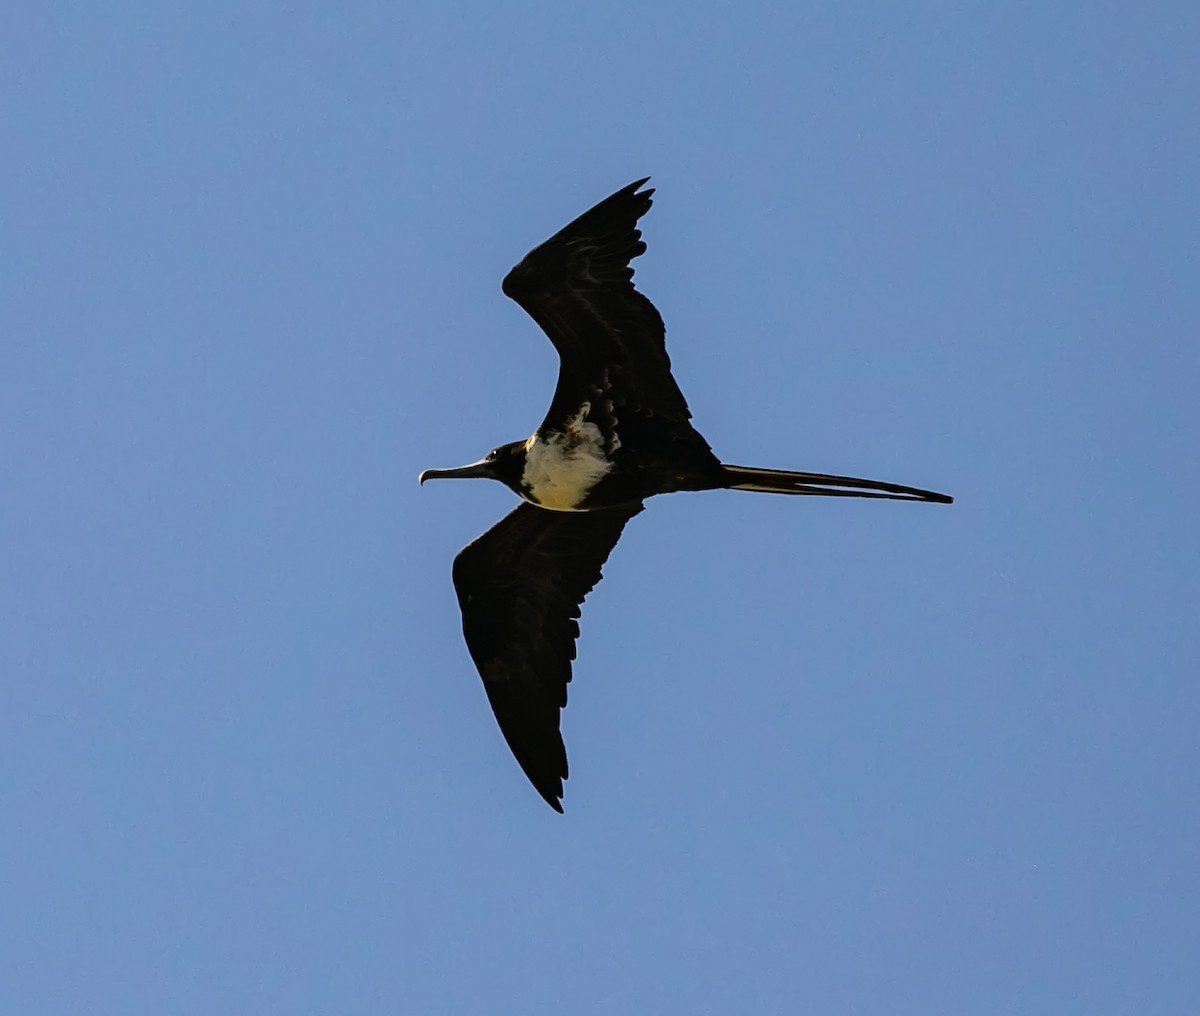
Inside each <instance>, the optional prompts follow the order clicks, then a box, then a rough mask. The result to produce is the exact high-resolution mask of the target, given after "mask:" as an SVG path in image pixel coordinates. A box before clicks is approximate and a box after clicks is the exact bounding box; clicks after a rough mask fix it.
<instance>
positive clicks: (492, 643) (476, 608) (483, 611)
mask: <svg viewBox="0 0 1200 1016" xmlns="http://www.w3.org/2000/svg"><path fill="white" fill-rule="evenodd" d="M641 510H642V508H641V506H640V505H639V506H636V507H634V508H621V509H609V510H606V511H595V512H555V511H547V510H546V509H544V508H538V507H535V506H534V505H530V504H522V505H520V506H519V507H518V508H516V509H515V510H514V511H512V512H510V513H509V514H508V515H506V516H505V517H504V518H503V519H501V520H500V521H499V522H498V523H496V525H494V526H492V528H491V529H489V530H488V531H487V532H486V533H484V534H483V535H482V536H480V537H479V538H478V539H476V540H475V541H473V542H472V543H470V544H468V545H467V546H466V547H464V548H463V550H462V551H460V552H459V554H458V556H457V557H456V558H455V559H454V588H455V590H456V592H457V593H458V603H459V607H460V608H461V609H462V616H463V635H464V636H465V638H466V642H467V649H468V650H469V651H470V653H471V658H472V659H473V660H474V661H475V666H476V667H477V668H478V670H479V674H480V676H481V677H482V678H483V686H484V688H485V689H486V690H487V696H488V701H490V702H491V704H492V711H493V712H494V713H495V714H496V719H497V720H498V721H499V723H500V730H501V731H502V732H503V734H504V739H505V740H506V741H507V742H508V746H509V748H511V749H512V753H513V755H515V756H516V759H517V762H518V763H519V764H520V766H521V768H522V769H523V770H524V771H525V775H526V776H528V777H529V780H530V782H531V783H532V784H533V785H534V787H535V788H536V790H537V792H538V793H539V794H541V795H542V797H544V798H545V799H546V802H547V803H548V804H549V805H550V807H552V808H554V809H555V810H556V811H560V812H561V811H562V804H561V803H560V799H561V798H562V795H563V783H562V781H563V780H565V779H566V778H567V753H566V748H565V747H564V745H563V740H562V735H561V734H560V733H559V718H560V712H561V710H562V708H563V707H564V706H565V705H566V704H567V684H568V682H569V681H570V680H571V661H572V660H573V659H574V658H575V640H576V639H577V638H578V637H579V624H578V621H577V619H578V618H579V605H580V604H581V603H582V602H583V598H584V597H585V596H587V594H588V593H589V592H590V591H591V590H592V587H593V586H595V584H596V583H597V582H599V581H600V569H601V567H602V566H603V564H604V562H605V561H606V560H607V559H608V555H609V553H610V552H611V551H612V548H613V547H614V546H615V545H616V542H617V540H618V539H619V538H620V536H621V531H622V530H623V529H624V528H625V523H626V522H628V521H629V520H630V519H631V518H633V516H634V515H636V514H637V513H638V512H640V511H641Z"/></svg>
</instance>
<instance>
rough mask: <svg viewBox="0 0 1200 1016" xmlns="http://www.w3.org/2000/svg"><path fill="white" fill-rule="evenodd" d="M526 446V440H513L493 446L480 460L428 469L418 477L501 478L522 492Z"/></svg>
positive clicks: (427, 478) (516, 490)
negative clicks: (509, 442) (456, 465)
mask: <svg viewBox="0 0 1200 1016" xmlns="http://www.w3.org/2000/svg"><path fill="white" fill-rule="evenodd" d="M525 446H526V442H524V441H513V442H512V443H511V444H505V445H501V446H500V447H499V448H493V449H492V450H491V451H490V452H488V453H487V455H485V456H484V457H483V458H482V459H480V460H479V461H478V462H472V463H471V464H470V465H466V466H458V467H456V468H455V469H426V470H425V472H423V473H422V474H421V475H420V477H419V478H418V482H419V483H424V482H425V481H426V480H448V479H470V478H472V477H483V478H485V479H488V480H499V481H500V482H501V483H503V484H504V485H505V486H506V487H508V488H510V489H511V490H513V491H515V492H516V493H517V494H520V493H521V477H522V476H523V475H524V473H525Z"/></svg>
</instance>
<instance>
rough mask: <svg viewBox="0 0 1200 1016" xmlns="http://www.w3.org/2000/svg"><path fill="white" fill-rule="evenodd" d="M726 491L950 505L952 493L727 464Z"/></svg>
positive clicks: (817, 474) (873, 481) (851, 478)
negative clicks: (881, 499)
mask: <svg viewBox="0 0 1200 1016" xmlns="http://www.w3.org/2000/svg"><path fill="white" fill-rule="evenodd" d="M721 468H722V469H724V470H725V480H726V483H725V487H726V489H727V490H754V491H759V492H761V493H764V494H810V495H816V496H820V497H878V498H885V499H887V500H889V501H929V502H933V503H935V504H951V503H953V501H954V498H952V497H951V496H950V495H949V494H938V493H937V492H936V491H932V490H921V489H920V488H919V487H905V486H902V485H901V484H898V483H884V482H883V481H882V480H860V479H859V478H858V477H854V476H833V475H831V474H829V473H793V472H790V471H789V470H786V469H755V468H754V467H752V466H730V465H725V464H724V463H723V464H722V466H721Z"/></svg>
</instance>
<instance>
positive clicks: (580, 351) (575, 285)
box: [503, 177, 691, 427]
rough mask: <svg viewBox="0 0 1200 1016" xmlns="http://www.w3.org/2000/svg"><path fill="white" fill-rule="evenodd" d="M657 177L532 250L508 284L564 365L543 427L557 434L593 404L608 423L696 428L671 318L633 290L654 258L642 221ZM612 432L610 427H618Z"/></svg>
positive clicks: (595, 413)
mask: <svg viewBox="0 0 1200 1016" xmlns="http://www.w3.org/2000/svg"><path fill="white" fill-rule="evenodd" d="M648 179H649V177H646V178H645V179H643V180H638V181H636V182H634V183H631V184H630V185H629V186H628V187H623V188H621V190H619V191H617V192H616V193H615V194H612V195H611V196H609V197H607V198H605V199H604V200H603V201H601V202H600V203H599V204H598V205H596V206H595V207H594V208H592V209H590V210H589V211H586V212H584V213H583V214H582V215H581V216H579V218H577V219H576V220H575V221H574V222H572V223H570V225H568V226H565V227H564V228H563V229H561V230H559V232H557V233H555V234H554V236H552V237H550V239H549V240H547V241H546V242H545V243H543V244H541V245H540V246H538V247H535V248H534V249H533V250H531V251H530V252H529V253H528V254H526V255H525V257H524V258H523V259H522V260H521V262H520V264H518V265H517V266H516V267H515V268H513V270H512V271H511V272H509V273H508V275H507V276H506V277H505V279H504V286H503V288H504V293H505V295H506V296H510V297H512V299H514V300H516V302H517V303H519V304H520V305H521V306H522V307H523V308H524V309H525V311H526V312H527V313H528V314H529V316H530V317H532V318H533V319H534V321H536V322H537V323H538V324H539V325H540V326H541V328H542V330H543V331H544V332H545V333H546V335H547V336H548V337H549V339H550V341H551V343H553V345H554V348H555V349H556V350H558V355H559V359H560V365H559V374H558V385H557V388H556V389H555V392H554V399H553V401H552V402H551V405H550V410H549V412H548V413H547V415H546V421H545V423H544V424H543V426H558V425H561V423H562V421H563V420H565V419H566V418H568V417H570V416H572V415H574V414H575V413H577V412H578V411H579V408H580V406H581V405H582V404H583V403H584V402H588V403H590V404H591V414H590V417H591V419H592V420H594V421H595V422H597V423H598V424H600V425H601V427H603V426H604V423H605V419H604V417H605V416H606V415H611V416H612V417H613V418H619V417H621V416H622V415H624V416H629V415H630V414H633V415H635V416H642V417H647V416H656V417H660V418H663V419H665V420H669V421H673V422H676V423H679V424H681V425H684V426H687V421H688V420H690V419H691V413H690V412H689V411H688V406H687V402H686V401H685V400H684V397H683V394H682V392H680V390H679V386H678V385H677V384H676V383H675V379H674V378H673V377H672V376H671V361H670V359H669V358H668V356H667V349H666V341H665V332H666V330H665V328H664V326H663V320H662V317H661V316H660V315H659V313H658V311H657V310H656V309H655V307H654V304H652V303H651V302H650V301H649V300H648V299H646V297H645V296H643V295H642V294H641V293H639V292H638V291H637V290H636V289H635V288H634V286H633V269H632V268H631V267H630V266H629V262H630V261H632V260H633V259H634V258H635V257H637V256H638V255H640V254H642V253H644V252H645V250H646V244H645V243H644V242H643V241H642V238H641V237H642V234H641V230H639V229H638V228H637V222H638V219H640V218H641V217H642V216H643V215H644V214H645V213H646V212H647V211H648V210H649V208H650V204H651V201H650V195H651V194H653V193H654V190H653V188H651V189H648V190H644V191H639V190H638V188H639V187H641V186H642V185H643V184H644V183H646V180H648ZM610 422H611V421H610Z"/></svg>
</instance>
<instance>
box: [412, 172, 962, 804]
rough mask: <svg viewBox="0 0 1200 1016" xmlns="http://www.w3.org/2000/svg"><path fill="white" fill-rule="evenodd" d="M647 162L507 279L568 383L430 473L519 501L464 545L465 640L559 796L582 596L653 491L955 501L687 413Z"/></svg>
mask: <svg viewBox="0 0 1200 1016" xmlns="http://www.w3.org/2000/svg"><path fill="white" fill-rule="evenodd" d="M648 179H649V177H647V178H646V179H643V180H638V181H636V182H635V183H631V184H630V185H629V186H628V187H622V188H621V189H620V190H619V191H617V192H616V193H615V194H613V195H611V196H610V197H607V198H605V199H604V200H603V201H601V202H600V203H599V204H598V205H596V206H595V207H594V208H592V209H591V210H589V211H586V212H584V213H583V214H582V215H581V216H579V218H577V219H576V220H575V221H574V222H572V223H570V224H569V225H567V226H565V227H564V228H563V229H561V230H559V232H557V233H555V234H554V236H552V237H550V239H549V240H547V241H546V242H545V243H543V244H541V245H540V246H538V247H535V248H534V249H533V250H531V251H530V252H529V253H528V254H526V255H525V257H524V258H523V259H522V260H521V262H520V264H518V265H517V266H516V267H515V268H514V269H513V270H512V271H511V272H509V273H508V275H507V276H506V277H505V279H504V284H503V289H504V293H505V295H506V296H509V297H511V298H512V299H514V300H516V302H517V303H519V304H520V305H521V306H522V307H523V308H524V309H525V311H526V313H528V314H529V316H530V317H532V318H533V320H534V321H536V322H537V323H538V325H539V326H541V328H542V330H543V331H544V332H545V333H546V335H547V337H548V338H549V339H550V342H551V344H552V345H553V346H554V348H555V349H556V350H557V351H558V357H559V369H558V384H557V386H556V387H555V389H554V397H553V398H552V400H551V402H550V409H549V411H548V412H547V413H546V418H545V420H543V421H542V425H541V426H540V427H538V429H537V430H536V431H535V432H534V433H533V436H532V437H530V438H528V439H527V440H524V441H514V442H512V443H511V444H504V445H500V446H499V447H498V448H494V449H493V450H492V451H490V452H489V453H488V454H487V455H486V456H485V457H484V458H482V459H480V460H479V461H478V462H473V463H471V464H470V465H467V466H459V467H458V468H456V469H427V470H425V471H424V472H423V473H422V474H421V476H420V482H421V483H422V484H423V483H424V482H425V481H426V480H432V479H438V478H446V477H486V478H488V479H492V480H499V481H500V482H501V483H503V484H505V485H506V486H507V487H509V488H510V489H511V490H512V491H513V492H514V493H515V494H516V495H517V496H518V497H520V498H521V502H522V503H521V504H520V505H518V506H517V507H516V508H515V509H514V510H513V511H512V512H510V513H509V514H508V515H506V516H505V517H504V518H503V519H501V520H500V521H499V522H498V523H496V525H494V526H492V528H491V529H489V530H488V531H487V532H486V533H484V534H483V535H482V536H480V537H479V538H478V539H476V540H474V541H473V542H472V543H470V544H468V545H467V546H466V547H464V548H463V549H462V550H461V551H460V552H459V554H458V556H457V557H456V558H455V559H454V568H453V578H454V588H455V591H456V593H457V594H458V603H459V607H460V608H461V610H462V621H463V635H464V637H465V639H466V643H467V649H468V651H469V652H470V654H471V658H472V659H473V660H474V661H475V666H476V667H477V668H478V670H479V674H480V676H481V677H482V678H483V686H484V689H485V690H486V691H487V696H488V701H489V702H490V703H491V706H492V711H493V712H494V713H495V714H496V719H497V721H499V724H500V730H501V732H502V733H503V734H504V738H505V740H506V741H507V742H508V746H509V748H510V749H512V753H513V755H514V756H516V759H517V762H518V764H519V765H520V766H521V768H522V769H523V770H524V771H525V775H526V776H528V777H529V780H530V782H531V783H532V784H533V786H534V788H535V789H536V790H537V792H538V793H539V794H541V795H542V797H543V798H545V800H546V802H547V803H548V804H549V805H550V807H551V808H553V809H555V811H559V812H561V811H562V803H561V801H562V796H563V780H565V779H566V778H567V753H566V748H565V747H564V745H563V740H562V735H561V733H560V732H559V720H560V716H561V711H562V709H563V707H564V706H565V705H566V704H567V684H568V682H570V680H571V661H572V660H573V659H575V640H576V638H578V636H579V625H578V620H577V619H578V618H579V608H580V604H581V603H582V602H583V599H584V597H585V596H587V594H588V593H589V592H590V591H591V590H592V587H593V586H595V584H596V583H597V582H598V581H599V580H600V569H601V567H602V566H603V565H604V562H605V561H606V560H607V559H608V555H609V553H610V552H611V551H612V549H613V547H614V546H615V545H616V542H617V540H618V539H619V538H620V536H621V531H622V530H623V529H624V528H625V524H626V523H627V522H628V521H629V520H630V519H631V518H633V517H634V516H635V515H637V514H638V513H639V512H640V511H641V510H642V508H643V506H644V503H645V501H646V499H647V498H649V497H653V496H654V495H655V494H669V493H672V492H675V491H683V490H751V491H762V492H766V493H771V494H804V495H812V496H822V497H871V498H886V499H889V500H896V501H927V502H934V503H937V504H950V503H951V502H952V501H953V498H951V497H949V496H948V495H946V494H938V493H935V492H934V491H930V490H921V489H919V488H917V487H905V486H901V485H900V484H896V483H883V482H881V481H879V480H863V479H858V478H856V477H852V476H833V475H830V474H827V473H798V472H790V471H785V470H781V469H754V468H751V467H749V466H733V465H728V464H725V463H722V462H721V461H720V460H719V459H718V458H717V457H716V455H714V454H713V451H712V449H711V448H709V446H708V442H707V441H705V440H704V438H703V437H702V436H701V435H700V433H699V431H697V430H696V428H695V427H693V426H692V423H691V416H692V414H691V413H690V412H689V411H688V406H687V402H686V401H685V400H684V397H683V393H682V392H680V390H679V386H678V385H677V384H676V383H675V379H674V378H673V377H672V376H671V361H670V360H669V359H668V357H667V350H666V344H665V328H664V326H663V321H662V318H661V317H660V316H659V313H658V311H657V310H656V309H655V308H654V305H653V304H652V303H651V302H650V301H649V300H648V299H646V297H645V296H643V295H642V294H641V293H639V292H638V291H637V289H635V288H634V285H633V269H632V268H631V267H630V264H629V263H630V262H631V261H632V260H633V259H634V258H635V257H637V256H638V255H640V254H642V253H644V252H645V250H646V245H645V243H644V242H643V241H642V239H641V236H642V234H641V231H640V230H639V229H638V228H637V224H638V220H639V219H640V218H641V217H642V216H643V215H645V214H646V212H647V211H648V210H649V208H650V204H651V202H650V196H651V195H652V194H653V193H654V191H653V189H646V190H642V189H641V188H642V186H643V185H644V184H645V183H646V182H647V180H648Z"/></svg>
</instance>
